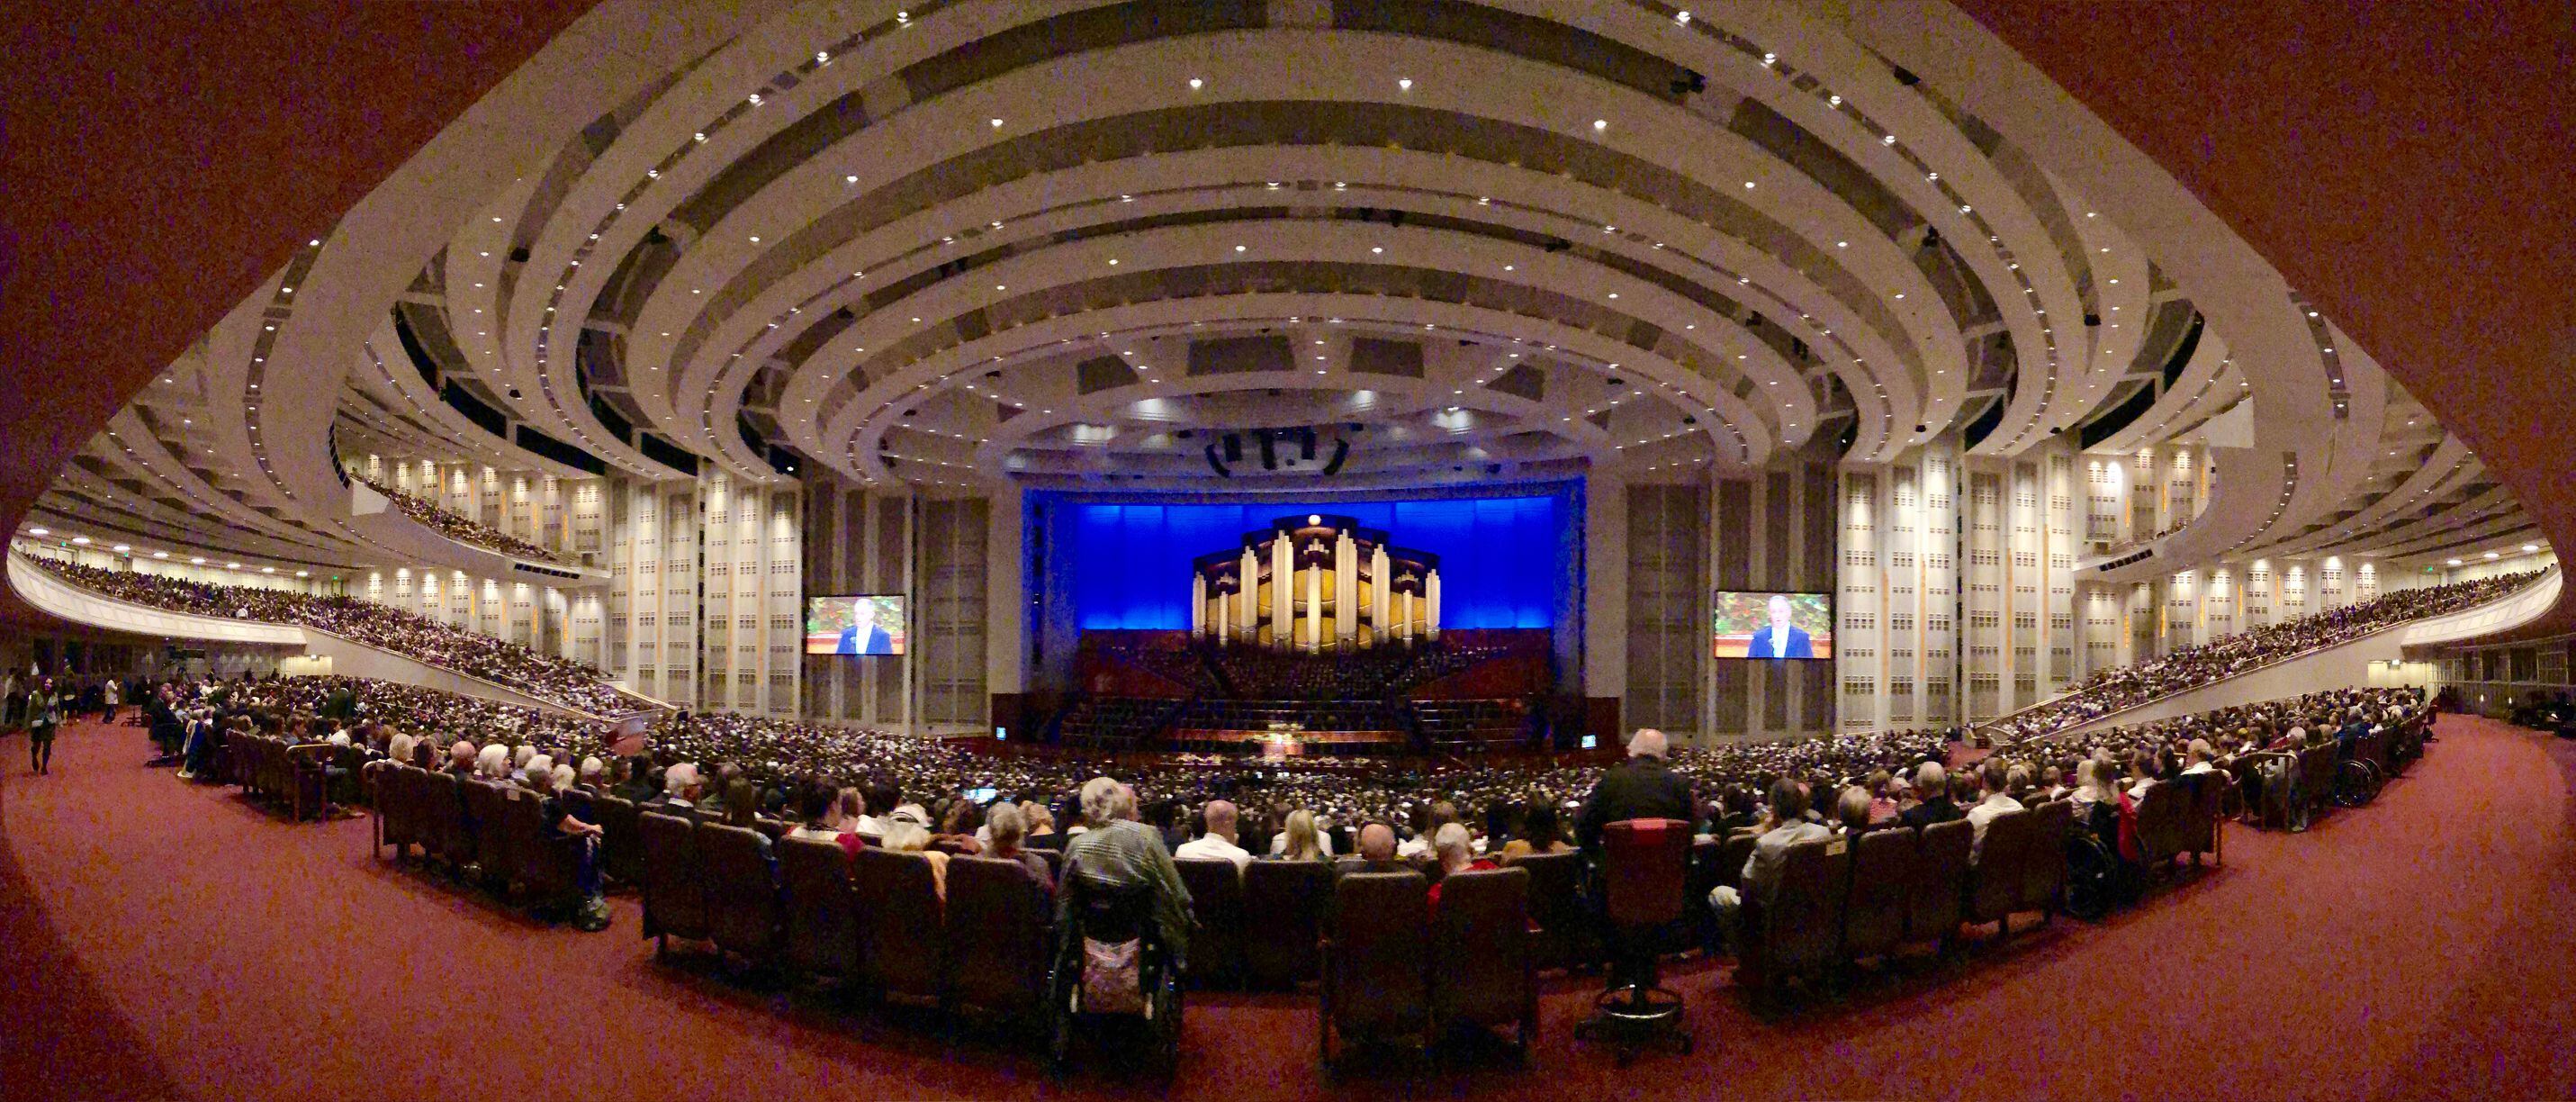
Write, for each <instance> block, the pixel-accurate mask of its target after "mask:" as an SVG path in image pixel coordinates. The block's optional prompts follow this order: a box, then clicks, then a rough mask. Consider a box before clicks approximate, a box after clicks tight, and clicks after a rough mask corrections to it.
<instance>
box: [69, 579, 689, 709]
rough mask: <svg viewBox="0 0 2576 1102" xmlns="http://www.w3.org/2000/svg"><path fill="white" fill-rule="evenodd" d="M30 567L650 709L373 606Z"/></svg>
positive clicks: (557, 669)
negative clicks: (308, 629) (322, 632)
mask: <svg viewBox="0 0 2576 1102" xmlns="http://www.w3.org/2000/svg"><path fill="white" fill-rule="evenodd" d="M33 561H35V562H37V563H38V564H40V565H42V566H43V567H44V568H45V569H47V570H50V571H53V572H54V573H56V574H58V575H61V576H62V578H63V580H65V581H67V582H70V583H71V584H73V585H76V586H80V587H81V588H84V589H89V590H93V591H95V592H98V593H100V594H103V595H105V596H108V597H112V598H115V599H117V600H120V601H126V602H129V603H132V604H138V605H145V606H149V607H152V608H159V609H167V610H169V611H172V612H182V613H187V614H189V615H193V616H210V617H219V618H223V619H231V620H256V621H260V622H262V623H272V624H292V625H297V626H301V627H308V628H312V629H314V630H316V631H324V632H329V633H331V634H333V635H338V636H342V637H345V638H348V639H353V640H356V641H357V642H360V643H364V644H367V645H368V646H373V647H382V648H384V649H386V650H389V651H392V652H394V653H396V654H400V655H404V656H406V657H410V658H415V659H418V660H420V661H422V662H426V663H428V664H430V665H433V666H437V667H440V668H442V669H447V670H453V671H455V672H457V673H461V674H465V675H467V676H469V677H478V678H481V679H483V680H485V681H490V682H492V683H494V684H497V685H501V686H503V687H506V688H510V689H516V690H518V691H520V692H523V693H526V694H528V695H530V696H533V697H536V698H538V699H540V700H544V701H546V702H548V703H552V704H560V705H562V706H564V707H567V708H572V709H575V710H577V711H582V712H588V713H590V714H592V715H598V716H609V715H623V714H626V713H630V712H635V711H640V710H645V709H648V708H651V707H652V705H651V704H650V703H648V702H646V701H645V700H643V699H642V698H639V697H634V696H629V695H627V694H625V693H623V692H620V691H619V690H618V689H617V688H616V687H615V686H613V685H610V684H608V680H607V675H606V674H604V673H601V672H600V671H599V670H598V669H596V668H594V667H592V666H589V665H586V664H583V663H580V662H575V661H573V660H571V659H569V658H559V657H556V656H554V655H548V654H539V653H538V652H536V651H533V650H530V649H528V648H526V647H523V646H520V645H519V644H517V643H512V642H508V641H505V640H501V639H496V638H494V637H492V636H489V635H484V634H481V633H479V632H472V631H466V630H463V629H460V628H454V627H449V626H448V625H446V624H442V623H439V622H438V621H436V620H432V619H429V618H427V617H424V616H418V615H414V614H412V613H409V612H405V611H403V610H401V609H397V608H394V607H392V606H389V605H381V604H377V603H375V602H373V601H365V600H360V599H358V598H355V597H318V596H314V595H311V594H306V593H294V592H289V591H286V590H280V589H261V588H257V587H253V586H238V585H218V584H214V583H211V582H192V581H188V580H185V579H181V578H172V577H166V576H163V575H159V574H144V573H139V572H136V571H131V570H106V569H101V568H99V567H94V566H82V565H79V564H75V563H67V562H62V561H59V560H55V559H51V558H44V557H37V558H35V559H34V560H33Z"/></svg>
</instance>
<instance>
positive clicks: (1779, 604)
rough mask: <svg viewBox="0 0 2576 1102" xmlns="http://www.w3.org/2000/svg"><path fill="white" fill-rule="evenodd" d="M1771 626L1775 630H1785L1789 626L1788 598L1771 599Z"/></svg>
mask: <svg viewBox="0 0 2576 1102" xmlns="http://www.w3.org/2000/svg"><path fill="white" fill-rule="evenodd" d="M1771 626H1772V627H1775V628H1785V627H1788V626H1789V599H1788V598H1787V597H1773V598H1771Z"/></svg>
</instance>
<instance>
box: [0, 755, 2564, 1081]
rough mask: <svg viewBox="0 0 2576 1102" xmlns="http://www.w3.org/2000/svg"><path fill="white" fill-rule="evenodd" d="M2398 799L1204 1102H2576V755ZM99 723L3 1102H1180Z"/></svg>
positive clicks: (22, 862) (1193, 1070) (1265, 1049)
mask: <svg viewBox="0 0 2576 1102" xmlns="http://www.w3.org/2000/svg"><path fill="white" fill-rule="evenodd" d="M2440 730H2441V733H2442V738H2441V739H2440V741H2438V742H2436V743H2434V744H2433V746H2432V752H2431V754H2430V755H2429V756H2428V758H2427V759H2426V760H2425V762H2424V763H2423V764H2422V765H2421V766H2419V767H2418V768H2417V769H2416V770H2415V772H2414V773H2413V774H2412V775H2411V776H2409V777H2407V778H2406V779H2404V780H2402V781H2399V782H2396V783H2394V784H2392V785H2391V786H2390V787H2389V788H2388V790H2387V792H2386V793H2385V794H2384V795H2383V796H2382V797H2381V798H2380V800H2379V802H2378V803H2376V804H2374V805H2373V806H2371V807H2369V808H2365V809H2362V810H2358V811H2349V812H2341V813H2338V814H2336V815H2334V816H2332V817H2331V818H2329V819H2327V820H2326V821H2324V822H2323V823H2321V824H2320V825H2319V826H2318V827H2317V828H2316V829H2314V830H2312V831H2310V832H2308V833H2306V834H2301V835H2295V836H2292V835H2279V834H2261V833H2257V832H2254V831H2250V830H2245V829H2242V828H2236V827H2231V828H2230V829H2229V834H2228V842H2227V863H2226V865H2225V867H2224V868H2222V869H2216V870H2211V871H2209V872H2207V873H2205V874H2203V875H2201V876H2200V877H2199V878H2197V879H2196V880H2194V881H2192V882H2190V883H2188V884H2186V885H2185V886H2183V887H2180V888H2178V889H2174V890H2171V891H2168V892H2166V893H2164V894H2162V895H2161V896H2159V897H2158V898H2156V899H2155V900H2153V901H2151V902H2150V903H2149V904H2148V905H2147V906H2145V907H2143V908H2141V909H2139V910H2136V911H2132V912H2128V913H2126V914H2124V915H2121V916H2119V917H2117V918H2115V919H2113V920H2111V921H2109V922H2107V923H2104V924H2101V925H2095V926H2086V925H2083V924H2080V923H2073V922H2069V921H2064V920H2061V921H2059V922H2058V923H2056V924H2055V925H2054V926H2052V927H2051V928H2049V929H2047V930H2044V931H2041V932H2039V933H2036V934H2033V935H2030V936H2027V937H2021V938H2016V939H2015V940H2014V942H2013V943H2012V944H2009V945H2006V946H2003V947H2000V948H1995V949H1988V950H1982V951H1978V952H1975V953H1972V954H1971V959H1970V960H1969V962H1968V963H1966V964H1964V965H1959V966H1940V965H1934V966H1928V967H1925V968H1922V969H1919V970H1917V971H1915V972H1913V973H1910V974H1908V975H1905V976H1903V977H1900V978H1897V979H1894V980H1890V981H1885V982H1878V983H1864V984H1862V985H1860V986H1859V989H1858V990H1857V991H1855V993H1853V994H1852V995H1850V996H1849V997H1848V998H1847V999H1846V1000H1845V1001H1843V1002H1841V1003H1839V1004H1829V1005H1826V1006H1823V1007H1820V1008H1817V1009H1814V1010H1810V1011H1807V1012H1804V1013H1799V1014H1795V1015H1791V1016H1788V1017H1785V1018H1779V1019H1765V1018H1759V1017H1756V1016H1753V1015H1751V1014H1749V1013H1748V1012H1746V1011H1745V1010H1744V1009H1743V1007H1742V1004H1741V1003H1740V1002H1738V1001H1737V1000H1735V999H1734V998H1732V997H1731V992H1730V990H1729V988H1728V986H1727V984H1726V982H1725V970H1724V969H1722V968H1713V967H1705V966H1701V967H1694V968H1689V969H1685V970H1683V971H1682V972H1681V973H1680V974H1679V975H1678V976H1677V977H1676V978H1675V979H1674V981H1673V982H1674V985H1675V986H1676V987H1678V988H1680V989H1681V990H1682V991H1683V992H1684V993H1685V994H1686V995H1687V996H1688V997H1689V998H1690V1000H1691V1004H1692V1020H1693V1025H1694V1028H1695V1029H1696V1031H1697V1033H1698V1036H1699V1039H1700V1044H1699V1049H1698V1053H1697V1055H1695V1056H1691V1057H1672V1056H1660V1057H1649V1058H1647V1059H1645V1060H1644V1061H1641V1062H1640V1063H1639V1064H1638V1065H1636V1066H1635V1067H1633V1068H1630V1069H1627V1070H1625V1071H1622V1070H1619V1069H1617V1068H1615V1067H1614V1066H1613V1064H1612V1061H1611V1060H1610V1059H1609V1058H1608V1057H1607V1056H1606V1055H1605V1054H1603V1053H1601V1052H1599V1051H1596V1050H1594V1049H1592V1048H1590V1047H1588V1046H1577V1045H1576V1044H1575V1043H1574V1042H1573V1041H1572V1039H1571V1036H1570V1030H1569V1028H1568V1027H1569V1025H1570V1024H1571V1023H1572V1022H1573V1021H1574V1020H1575V1019H1577V1018H1578V1017H1580V1015H1581V1014H1582V1012H1583V1010H1584V1006H1585V1003H1586V998H1587V992H1586V991H1585V989H1584V988H1585V983H1584V981H1581V980H1560V981H1552V982H1551V983H1550V994H1549V995H1548V997H1547V999H1546V1002H1545V1007H1544V1013H1545V1016H1546V1018H1547V1022H1546V1025H1545V1027H1544V1030H1543V1037H1542V1042H1541V1045H1540V1048H1539V1051H1538V1052H1537V1053H1536V1055H1535V1058H1534V1067H1533V1069H1532V1070H1529V1071H1519V1070H1513V1069H1510V1068H1508V1067H1506V1066H1502V1065H1500V1064H1490V1065H1487V1066H1483V1067H1478V1068H1472V1069H1470V1070H1466V1071H1434V1072H1429V1073H1425V1074H1423V1075H1422V1077H1421V1078H1418V1079H1408V1078H1405V1077H1403V1076H1402V1075H1397V1076H1395V1077H1392V1078H1378V1077H1369V1078H1346V1079H1344V1080H1342V1081H1340V1082H1337V1083H1326V1082H1324V1081H1322V1080H1321V1079H1320V1077H1319V1076H1318V1075H1317V1070H1316V1066H1315V1032H1314V1031H1315V1018H1314V1000H1313V998H1312V997H1311V996H1290V995H1250V996H1246V995H1209V996H1205V997H1201V998H1199V999H1197V1001H1195V1002H1194V1003H1193V1004H1192V1005H1191V1007H1190V1009H1189V1016H1188V1028H1187V1039H1186V1042H1185V1044H1186V1052H1185V1055H1184V1058H1183V1065H1182V1070H1181V1073H1180V1078H1179V1081H1178V1082H1177V1084H1176V1085H1175V1086H1174V1089H1173V1093H1174V1094H1175V1095H1179V1096H1185V1097H1192V1098H1222V1099H1227V1100H1229V1102H1249V1100H1252V1099H1263V1098H1304V1097H1320V1096H1327V1095H1341V1096H1348V1097H1377V1096H1384V1095H1386V1094H1389V1093H1406V1094H1415V1095H1432V1096H1439V1097H1456V1096H1461V1095H1485V1094H1490V1095H1498V1096H1503V1095H1507V1096H1515V1097H1519V1096H1528V1097H1544V1098H1549V1099H1557V1100H1562V1099H1588V1098H1606V1097H1693V1098H1698V1097H1709V1096H1712V1095H1723V1096H1755V1097H1771V1096H1835V1097H1961V1096H1973V1097H1977V1098H1980V1099H1993V1098H2014V1097H2030V1096H2048V1097H2115V1096H2134V1097H2195V1098H2203V1097H2261V1098H2281V1097H2325V1098H2371V1097H2426V1096H2439V1097H2461V1098H2481V1099H2493V1098H2530V1097H2550V1098H2565V1097H2571V1096H2576V1059H2571V1058H2570V1057H2569V1053H2570V1052H2576V1000H2571V999H2570V998H2568V997H2567V990H2566V983H2567V977H2568V976H2569V975H2570V974H2571V973H2576V969H2571V965H2576V803H2571V800H2570V791H2571V780H2576V744H2571V743H2560V742H2556V741H2554V740H2550V739H2547V738H2544V737H2542V736H2539V735H2535V734H2532V733H2529V732H2525V731H2520V730H2517V729H2513V728H2508V727H2505V726H2503V725H2501V724H2496V723H2492V722H2488V721H2484V720H2479V719H2473V718H2449V719H2445V720H2443V721H2442V724H2441V728H2440ZM144 752H145V744H144V739H143V736H142V735H141V734H140V733H139V732H137V731H135V730H134V729H131V728H121V727H120V728H115V729H102V728H96V727H86V726H84V727H75V728H72V729H70V730H68V731H67V732H66V733H65V735H64V737H63V740H62V743H61V745H60V746H59V748H58V750H57V752H56V759H55V765H54V771H53V774H52V775H51V776H46V777H33V776H29V775H28V774H27V772H26V764H25V763H26V757H25V738H24V736H12V737H9V738H6V739H0V1015H4V1016H0V1096H5V1097H8V1098H11V1099H36V1098H49V1097H77V1098H102V1097H137V1096H164V1095H176V1096H186V1097H198V1098H261V1097H284V1098H326V1097H327V1098H358V1097H367V1098H437V1099H440V1100H442V1102H463V1100H466V1099H482V1098H495V1099H502V1098H506V1099H511V1100H514V1102H515V1100H518V1099H527V1098H621V1099H659V1098H833V1099H843V1098H884V1097H925V1096H941V1097H944V1096H968V1097H1000V1096H1022V1097H1025V1096H1031V1095H1040V1096H1053V1095H1077V1096H1103V1095H1136V1096H1142V1095H1145V1094H1148V1093H1150V1092H1149V1090H1148V1089H1147V1088H1145V1087H1143V1086H1141V1085H1130V1084H1126V1083H1124V1082H1122V1081H1120V1080H1118V1079H1117V1078H1115V1077H1113V1076H1106V1075H1099V1074H1095V1073H1093V1072H1083V1073H1078V1074H1077V1075H1075V1076H1074V1077H1073V1078H1072V1079H1070V1080H1069V1081H1068V1082H1067V1083H1064V1084H1055V1083H1053V1082H1051V1081H1050V1080H1049V1079H1048V1078H1047V1076H1046V1075H1045V1074H1044V1072H1043V1070H1042V1066H1041V1065H1040V1064H1039V1063H1038V1062H1037V1061H1036V1060H1034V1059H1033V1058H1031V1057H1030V1056H1028V1055H1026V1054H1024V1053H1022V1052H1021V1051H1019V1050H1018V1049H1016V1048H1014V1047H1013V1045H1012V1044H1011V1043H1010V1042H1009V1041H1007V1040H999V1039H994V1038H990V1037H980V1036H977V1035H974V1034H972V1033H969V1034H967V1035H965V1036H962V1037H956V1038H951V1037H949V1036H947V1035H946V1034H944V1033H942V1032H941V1031H939V1030H936V1029H934V1028H931V1027H929V1026H927V1025H925V1024H923V1023H919V1022H913V1021H908V1020H905V1019H902V1018H900V1017H886V1016H880V1015H876V1014H873V1013H868V1012H846V1011H840V1010H836V1009H834V1008H833V1007H831V1006H830V1005H829V1004H828V1003H827V1002H826V1001H824V1000H821V999H818V998H814V997H811V996H804V995H785V994H780V993H777V992H774V991H768V990H760V989H753V988H749V987H745V986H741V985H737V984H735V983H733V982H730V981H728V980H725V979H722V978H720V977H719V976H718V975H716V974H715V973H713V972H712V971H710V970H708V969H705V968H702V967H687V966H683V967H672V966H664V965H657V964H656V963H655V962H654V960H653V956H652V952H651V947H650V945H649V943H646V942H643V941H641V940H639V939H638V938H637V936H636V929H637V924H636V922H637V916H636V911H635V906H634V904H633V902H632V900H631V899H620V900H618V901H617V923H618V925H617V926H616V927H615V928H614V929H613V930H611V931H610V932H607V933H603V934H595V935H584V934H579V933H574V932H571V931H569V930H559V929H552V928H547V927H543V926H539V925H535V924H532V923H530V922H528V921H525V920H523V919H521V918H520V917H518V916H516V915H515V914H513V913H511V912H509V911H507V910H504V909H502V908H499V907H497V906H495V905H493V904H491V903H490V902H488V901H486V900H484V899H481V898H479V897H477V896H475V895H473V894H471V893H468V892H464V891H461V890H458V889H453V888H450V887H447V886H444V885H443V884H442V883H440V882H439V881H437V880H435V879H433V878H429V877H425V876H423V875H419V874H417V873H414V872H409V871H401V870H396V869H395V868H393V867H391V866H390V865H388V864H385V863H382V862H380V861H378V860H376V859H374V858H372V857H371V856H370V855H369V853H368V850H367V841H366V838H367V824H366V822H365V821H364V820H350V821H344V822H338V823H331V824H310V823H308V824H289V823H286V822H284V821H282V820H280V819H278V818H276V817H274V816H272V815H271V814H269V813H267V812H265V811H263V810H261V809H259V808H258V807H256V806H255V805H253V804H251V803H249V802H247V801H245V800H244V799H243V798H242V797H240V796H239V795H237V794H236V793H234V792H233V791H232V790H230V789H217V788H199V787H194V786H189V785H185V784H182V783H180V782H178V781H176V780H174V779H173V778H172V777H171V775H170V774H169V772H168V771H167V770H161V769H150V768H146V767H145V766H143V765H142V764H141V763H142V759H143V757H144Z"/></svg>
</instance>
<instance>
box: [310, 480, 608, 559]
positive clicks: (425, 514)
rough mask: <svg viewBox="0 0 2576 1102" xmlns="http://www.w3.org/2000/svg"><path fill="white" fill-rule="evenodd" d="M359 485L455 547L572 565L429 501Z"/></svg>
mask: <svg viewBox="0 0 2576 1102" xmlns="http://www.w3.org/2000/svg"><path fill="white" fill-rule="evenodd" d="M359 481H361V482H365V483H366V484H367V485H368V486H370V487H373V488H374V489H375V491H376V492H377V493H380V494H383V495H385V497H386V498H387V499H388V500H391V501H392V502H393V503H394V507H395V508H398V509H401V510H402V514H403V515H404V516H407V517H410V518H411V519H412V520H413V521H415V522H417V523H419V524H421V525H424V526H426V527H428V528H429V529H430V530H432V531H434V532H437V533H438V534H439V535H442V536H445V537H447V538H449V539H452V540H455V541H456V542H458V543H462V544H467V545H470V546H474V547H480V548H482V549H484V550H486V551H497V552H500V553H501V554H504V555H510V556H513V557H516V558H522V559H534V560H536V561H538V562H550V563H556V564H559V565H565V566H569V565H573V563H572V560H571V559H570V558H568V557H566V556H564V555H562V554H559V553H557V552H554V551H549V550H547V549H545V548H543V547H539V546H537V545H536V544H533V543H530V542H528V541H526V540H523V539H520V538H519V537H517V536H513V535H511V534H509V533H507V532H504V531H501V530H500V529H498V528H494V527H492V526H490V525H488V524H483V523H481V522H478V521H474V520H469V519H467V518H466V517H464V516H461V515H459V514H456V513H453V512H449V511H448V510H447V509H445V508H442V507H440V506H439V505H437V504H436V503H434V502H432V501H430V500H429V499H428V498H425V497H421V496H419V495H417V494H407V493H404V492H402V491H401V490H397V489H394V488H393V487H391V486H387V485H385V484H383V483H381V482H374V481H370V480H367V479H363V478H362V479H359Z"/></svg>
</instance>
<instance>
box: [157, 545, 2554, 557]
mask: <svg viewBox="0 0 2576 1102" xmlns="http://www.w3.org/2000/svg"><path fill="white" fill-rule="evenodd" d="M132 550H134V548H132V547H130V546H128V545H126V544H122V543H120V544H117V545H116V553H117V554H120V555H122V554H124V553H126V552H128V551H132ZM2523 550H2525V551H2529V550H2531V548H2529V547H2524V548H2523Z"/></svg>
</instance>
